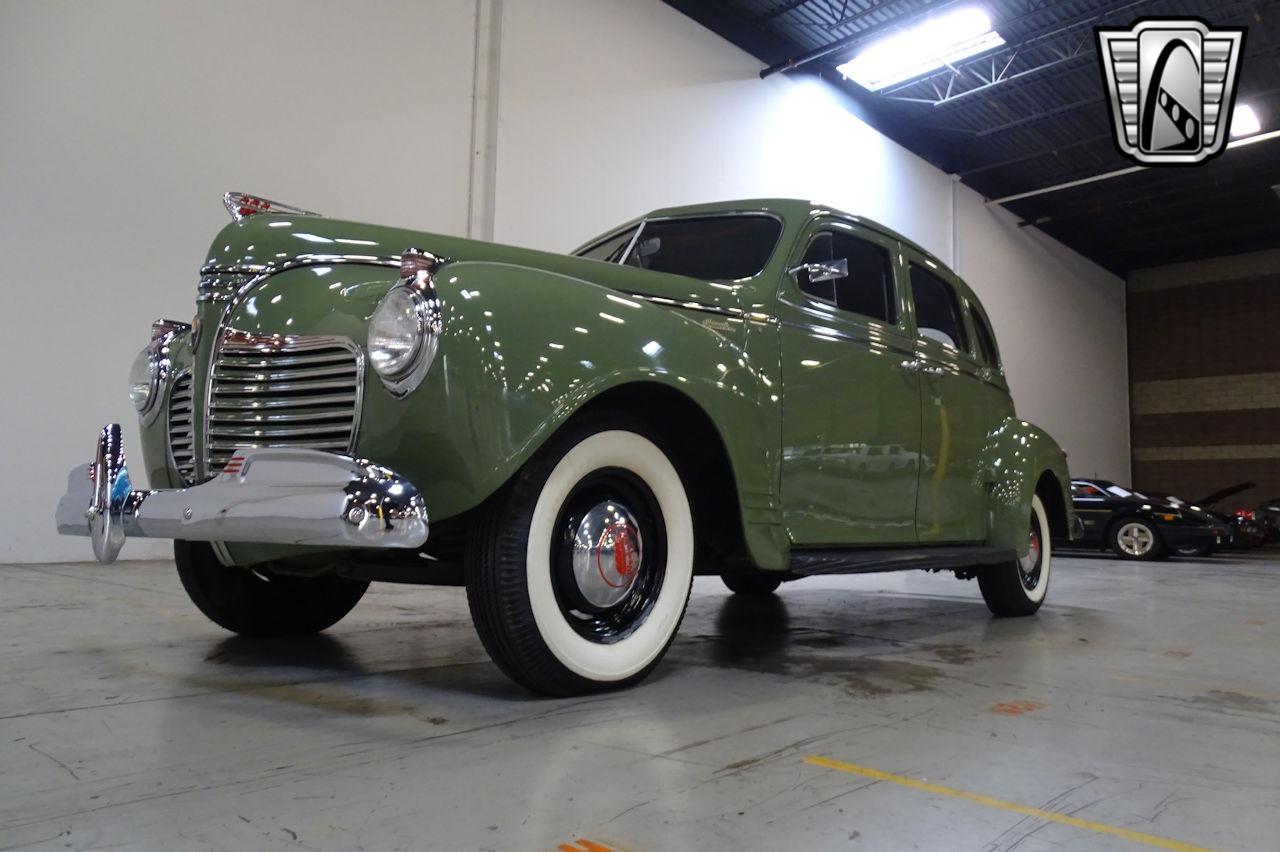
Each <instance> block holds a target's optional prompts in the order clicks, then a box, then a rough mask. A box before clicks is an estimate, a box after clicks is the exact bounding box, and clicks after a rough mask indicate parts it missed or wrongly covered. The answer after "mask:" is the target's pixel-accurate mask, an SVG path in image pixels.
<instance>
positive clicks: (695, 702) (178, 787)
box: [0, 556, 1280, 852]
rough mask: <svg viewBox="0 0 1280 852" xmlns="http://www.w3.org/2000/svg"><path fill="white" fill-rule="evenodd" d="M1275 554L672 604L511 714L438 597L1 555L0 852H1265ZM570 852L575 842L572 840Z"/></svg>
mask: <svg viewBox="0 0 1280 852" xmlns="http://www.w3.org/2000/svg"><path fill="white" fill-rule="evenodd" d="M1277 603H1280V557H1277V556H1272V557H1270V558H1268V557H1262V556H1250V557H1247V558H1245V557H1227V558H1215V559H1213V560H1211V561H1207V562H1193V561H1173V562H1168V563H1164V564H1141V565H1135V564H1127V563H1119V562H1114V561H1111V560H1107V559H1101V558H1069V559H1068V558H1059V560H1058V561H1057V562H1056V563H1055V571H1054V578H1053V587H1052V591H1051V594H1050V603H1049V605H1047V606H1046V607H1045V608H1044V609H1043V610H1042V611H1041V613H1040V615H1039V616H1038V617H1036V618H1030V619H1021V620H1008V621H996V620H993V619H991V618H990V617H989V616H988V614H987V610H986V608H985V607H984V606H983V604H982V601H981V599H980V597H979V596H978V591H977V588H976V585H975V584H974V583H959V582H957V581H956V580H954V579H952V578H950V577H947V576H932V575H923V574H896V575H880V576H870V577H840V578H830V579H823V580H809V581H805V582H801V583H795V584H790V585H788V586H785V587H784V588H783V589H782V591H781V592H780V593H779V594H778V595H777V596H776V597H774V598H773V599H770V600H765V601H754V602H753V601H749V600H742V599H736V598H733V597H731V596H730V595H728V594H727V593H726V592H725V591H724V590H723V589H722V587H721V586H720V584H719V581H718V580H715V579H700V580H698V581H697V583H696V584H695V587H694V595H693V600H692V603H691V605H690V609H689V614H688V617H687V618H686V619H685V623H684V627H683V629H682V630H681V633H680V636H679V638H678V640H677V641H676V644H675V645H674V646H673V648H672V649H671V652H670V653H669V654H668V656H667V658H666V661H665V663H664V664H663V665H662V666H661V667H660V668H659V669H658V670H657V672H656V673H655V675H654V676H653V677H652V678H651V679H650V680H649V681H648V682H646V683H645V684H643V685H642V686H640V687H638V688H635V689H632V690H629V691H625V692H620V693H614V694H607V695H600V696H595V697H591V698H585V699H577V700H554V701H552V700H544V699H537V698H533V697H531V696H530V695H528V694H526V693H524V692H522V691H520V690H519V689H517V688H515V687H514V686H512V685H511V684H509V683H508V682H507V681H506V680H504V679H503V677H502V676H501V675H500V674H499V673H498V671H497V670H496V669H495V668H494V667H493V666H492V665H491V664H490V663H489V661H488V659H487V658H486V657H485V654H484V651H483V650H482V649H481V647H480V644H479V642H478V640H477V639H476V637H475V635H474V633H473V632H472V629H471V625H470V622H469V619H468V617H467V613H466V602H465V599H464V596H463V593H462V591H461V590H459V589H422V588H414V587H405V586H387V585H384V586H374V587H373V588H372V589H371V591H370V594H369V595H368V596H367V597H366V598H365V599H364V601H363V602H362V603H361V604H360V605H359V606H358V607H357V608H356V610H355V611H354V612H353V613H352V614H351V615H350V616H349V617H348V618H347V619H346V620H345V621H344V622H343V623H341V624H340V625H338V626H337V627H336V628H334V629H333V630H331V631H330V632H329V633H327V634H325V635H322V636H318V637H315V638H312V639H307V640H305V641H276V642H266V643H260V642H251V641H246V640H242V639H237V638H234V637H231V636H229V635H228V634H225V633H223V632H221V631H219V630H218V629H216V628H215V627H213V626H212V625H211V624H209V623H207V622H206V621H205V620H204V619H203V618H202V617H201V616H200V614H199V613H198V612H196V610H195V609H194V607H193V606H192V605H191V604H190V603H189V602H188V601H187V599H186V597H185V595H184V593H183V591H182V589H181V587H180V586H179V584H178V581H177V578H176V576H175V575H174V572H173V567H172V565H168V564H162V563H134V564H129V563H122V564H119V565H117V566H113V567H109V568H104V567H98V566H92V565H56V566H23V565H8V566H0V648H2V649H3V650H2V651H0V653H2V654H3V656H2V657H0V660H2V662H0V849H15V848H28V847H31V848H49V849H66V848H69V849H90V848H94V849H99V848H108V847H111V848H151V849H166V850H171V849H183V848H207V849H234V850H243V849H297V848H305V849H336V850H354V849H370V850H380V849H450V850H453V849H557V848H564V849H572V850H587V849H593V848H594V849H600V848H617V849H628V850H637V852H639V850H705V849H767V850H777V849H867V850H899V849H925V850H968V849H972V850H1004V852H1008V850H1013V849H1019V850H1022V852H1034V850H1050V849H1052V850H1060V849H1112V848H1114V849H1125V848H1133V849H1137V848H1141V847H1142V846H1144V845H1146V846H1155V847H1159V846H1160V845H1161V844H1164V846H1163V848H1174V849H1190V848H1194V847H1211V848H1215V849H1278V848H1280V653H1278V652H1280V641H1278V640H1280V612H1278V611H1277ZM593 844H594V846H593Z"/></svg>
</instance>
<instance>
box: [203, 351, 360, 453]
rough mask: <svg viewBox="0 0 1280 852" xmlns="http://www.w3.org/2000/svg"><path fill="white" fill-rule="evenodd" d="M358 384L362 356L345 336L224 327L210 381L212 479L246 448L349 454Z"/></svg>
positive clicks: (208, 439)
mask: <svg viewBox="0 0 1280 852" xmlns="http://www.w3.org/2000/svg"><path fill="white" fill-rule="evenodd" d="M363 380H364V357H363V352H362V351H361V350H360V349H359V347H357V346H356V345H355V344H354V343H352V342H351V341H350V340H349V339H347V338H343V337H320V336H292V335H289V336H285V335H263V334H251V333H248V332H242V331H236V330H234V329H228V330H227V331H226V332H225V333H224V334H223V335H222V338H221V340H220V341H219V344H218V346H217V348H216V351H215V354H214V362H213V369H212V371H211V376H210V384H209V405H208V409H207V411H206V415H205V422H206V424H207V427H208V428H207V429H206V443H207V446H208V450H207V453H206V459H207V462H208V471H209V473H210V474H214V473H217V472H218V471H220V470H222V468H223V467H224V466H225V465H226V463H227V461H228V460H229V459H230V458H231V456H232V455H233V454H234V452H235V451H236V450H237V449H240V448H245V447H297V448H306V449H316V450H325V451H328V452H334V453H350V452H351V451H352V450H353V449H354V444H355V439H356V430H357V425H358V424H357V420H358V417H359V411H360V399H361V394H362V391H363V387H362V386H363Z"/></svg>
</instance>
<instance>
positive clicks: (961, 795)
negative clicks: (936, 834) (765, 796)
mask: <svg viewBox="0 0 1280 852" xmlns="http://www.w3.org/2000/svg"><path fill="white" fill-rule="evenodd" d="M804 762H805V763H808V764H812V765H813V766H821V767H824V768H826V769H834V770H836V771H837V772H848V773H850V774H853V775H861V776H862V777H864V778H874V779H875V780H876V781H889V782H891V783H893V784H900V785H902V786H903V787H910V788H911V789H912V790H920V791H922V792H925V793H934V794H936V795H939V796H950V797H951V798H953V799H964V800H965V801H967V802H976V803H977V804H979V805H986V806H987V807H989V808H999V809H1000V810H1002V811H1010V812H1011V813H1015V814H1022V815H1023V816H1029V817H1034V818H1036V819H1043V820H1049V821H1050V822H1060V823H1062V824H1063V825H1073V826H1075V827H1076V828H1083V829H1085V830H1086V831H1096V832H1098V833H1099V834H1110V835H1112V836H1114V837H1122V838H1124V839H1125V840H1131V841H1133V842H1134V843H1142V844H1145V845H1147V846H1155V847H1157V848H1159V849H1175V850H1177V852H1209V850H1207V849H1205V848H1204V847H1203V846H1194V845H1192V844H1190V843H1183V842H1181V841H1179V840H1170V839H1168V838H1167V837H1157V836H1155V835H1154V834H1143V833H1142V832H1140V831H1130V830H1129V829H1127V828H1120V827H1119V826H1115V825H1107V824H1106V823H1104V822H1091V821H1089V820H1087V819H1080V818H1079V817H1073V816H1068V815H1067V814H1060V813H1055V812H1054V811H1046V810H1041V809H1040V808H1033V807H1031V806H1030V805H1020V804H1018V803H1017V802H1006V801H1005V800H1004V799H994V798H992V797H991V796H984V795H982V794H981V793H970V792H969V791H967V790H957V789H956V788H955V787H944V786H942V785H941V784H930V783H929V782H928V781H917V780H916V779H914V778H908V777H907V776H905V775H894V774H893V773H891V772H881V771H880V770H879V769H872V768H871V767H869V766H859V765H857V764H856V763H845V762H844V761H840V760H832V759H831V758H829V757H821V756H818V755H812V756H810V757H806V758H805V759H804Z"/></svg>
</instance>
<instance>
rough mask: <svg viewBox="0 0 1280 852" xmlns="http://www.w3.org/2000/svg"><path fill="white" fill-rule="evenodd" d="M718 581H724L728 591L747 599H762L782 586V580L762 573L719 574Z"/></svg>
mask: <svg viewBox="0 0 1280 852" xmlns="http://www.w3.org/2000/svg"><path fill="white" fill-rule="evenodd" d="M720 579H721V580H723V581H724V584H725V586H727V587H728V589H729V591H731V592H733V593H734V594H737V595H747V596H749V597H762V596H764V595H771V594H773V593H774V591H776V590H777V588H778V587H779V586H781V585H782V578H781V577H778V576H776V575H774V574H769V573H766V572H764V571H742V572H738V573H731V574H721V575H720Z"/></svg>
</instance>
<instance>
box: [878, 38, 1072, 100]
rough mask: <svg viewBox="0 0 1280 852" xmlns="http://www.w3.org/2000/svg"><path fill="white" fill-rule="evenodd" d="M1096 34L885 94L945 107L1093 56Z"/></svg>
mask: <svg viewBox="0 0 1280 852" xmlns="http://www.w3.org/2000/svg"><path fill="white" fill-rule="evenodd" d="M1092 45H1093V33H1092V32H1087V33H1085V34H1084V35H1083V36H1081V35H1080V34H1078V33H1071V34H1067V35H1064V36H1062V37H1060V38H1057V39H1052V40H1048V39H1046V40H1043V41H1038V42H1037V43H1034V44H1032V43H1030V42H1023V43H1022V44H1016V45H1013V46H1011V47H1005V48H1001V49H999V50H997V51H995V52H994V53H988V54H985V55H983V56H978V57H975V58H973V59H966V60H964V61H963V62H957V63H955V64H954V65H952V64H947V65H946V66H945V71H944V72H941V73H937V74H932V75H930V76H928V77H925V78H923V79H920V80H913V81H910V82H907V83H902V84H899V85H897V86H894V87H892V88H889V89H886V90H884V91H883V92H881V94H882V95H883V96H884V97H886V98H889V99H891V100H895V101H910V102H912V103H923V104H929V105H931V106H935V107H937V106H944V105H946V104H950V103H953V102H955V101H958V100H961V99H962V98H967V97H969V96H970V95H976V94H978V93H979V92H985V91H987V90H989V89H992V88H994V87H996V86H999V85H1000V84H1002V83H1007V82H1010V81H1012V80H1017V79H1021V78H1025V77H1029V76H1031V75H1033V74H1039V73H1040V72H1042V71H1046V70H1048V69H1049V68H1053V67H1054V66H1057V65H1062V64H1064V63H1067V62H1071V61H1073V60H1075V59H1079V58H1080V57H1082V56H1088V55H1090V54H1091V53H1093V47H1092Z"/></svg>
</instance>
